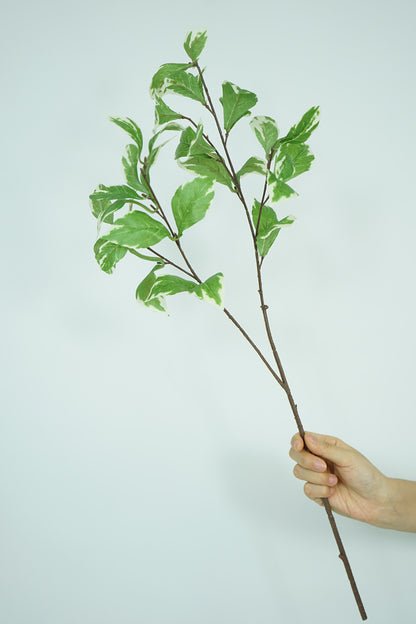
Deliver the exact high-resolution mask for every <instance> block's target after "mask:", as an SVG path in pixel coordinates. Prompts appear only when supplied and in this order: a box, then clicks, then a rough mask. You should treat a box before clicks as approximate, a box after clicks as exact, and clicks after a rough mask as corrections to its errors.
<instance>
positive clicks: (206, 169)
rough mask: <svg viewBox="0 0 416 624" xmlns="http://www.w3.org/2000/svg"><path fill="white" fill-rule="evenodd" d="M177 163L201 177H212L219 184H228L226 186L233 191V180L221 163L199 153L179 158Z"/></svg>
mask: <svg viewBox="0 0 416 624" xmlns="http://www.w3.org/2000/svg"><path fill="white" fill-rule="evenodd" d="M178 164H179V165H180V166H181V167H183V169H186V170H187V171H193V172H194V173H196V174H197V175H199V176H201V177H207V178H213V179H214V180H216V181H217V182H220V184H224V185H225V186H228V188H229V189H230V190H231V191H233V192H235V190H234V186H233V182H232V180H231V177H230V175H229V174H228V172H227V169H226V168H225V167H224V165H223V163H222V162H220V161H218V160H216V159H215V158H211V157H210V156H206V155H203V154H201V155H200V156H189V157H188V158H179V159H178Z"/></svg>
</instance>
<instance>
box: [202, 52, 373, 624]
mask: <svg viewBox="0 0 416 624" xmlns="http://www.w3.org/2000/svg"><path fill="white" fill-rule="evenodd" d="M196 67H197V69H198V72H199V75H200V77H201V80H202V84H203V87H204V90H205V94H206V97H207V100H208V103H209V106H207V108H208V110H209V111H210V112H211V114H212V115H213V117H214V119H215V123H216V125H217V128H218V132H219V135H220V138H221V142H222V144H223V147H224V151H225V154H226V156H227V159H228V163H229V165H230V169H231V172H232V174H233V178H234V184H235V187H236V190H237V195H238V197H239V199H240V200H241V202H242V204H243V206H244V210H245V213H246V216H247V219H248V223H249V227H250V232H251V236H252V239H253V243H254V254H255V261H256V268H257V281H258V285H259V290H258V292H259V296H260V308H261V311H262V313H263V320H264V325H265V329H266V334H267V338H268V340H269V344H270V347H271V349H272V352H273V357H274V360H275V362H276V364H277V367H278V369H279V373H280V378H281V381H282V383H281V384H280V385H281V386H282V388H283V390H284V391H285V392H286V395H287V398H288V401H289V404H290V407H291V409H292V412H293V416H294V418H295V421H296V425H297V427H298V430H299V433H300V435H301V437H302V439H303V442H304V444H305V449H306V450H308V448H307V445H306V443H305V431H304V428H303V425H302V422H301V420H300V417H299V412H298V407H297V405H296V403H295V401H294V399H293V396H292V392H291V390H290V387H289V384H288V382H287V379H286V375H285V372H284V369H283V366H282V363H281V361H280V357H279V354H278V352H277V349H276V345H275V342H274V340H273V336H272V332H271V329H270V323H269V318H268V314H267V309H268V306H267V305H266V304H265V302H264V293H263V283H262V279H261V264H262V263H263V259H262V260H261V262H260V260H259V252H258V249H257V244H256V235H257V232H258V225H259V222H260V215H261V209H262V207H263V205H264V203H265V194H266V189H267V177H266V181H265V187H264V190H263V197H262V205H261V206H260V210H259V218H258V221H257V227H256V230H254V228H253V225H252V222H251V219H250V215H249V211H248V208H247V203H246V200H245V198H244V194H243V191H242V189H241V185H240V182H239V180H238V178H237V176H236V175H235V170H234V167H233V163H232V161H231V157H230V155H229V153H228V149H227V139H228V135H227V136H226V137H225V138H224V134H223V132H222V129H221V126H220V124H219V121H218V117H217V114H216V112H215V109H214V105H213V104H212V100H211V97H210V94H209V91H208V88H207V85H206V83H205V80H204V77H203V75H202V72H201V69H200V67H199V65H198V63H196ZM272 157H273V152H271V154H270V157H269V163H268V169H270V164H271V159H272ZM322 501H323V504H324V507H325V511H326V513H327V516H328V520H329V522H330V525H331V528H332V531H333V534H334V537H335V541H336V543H337V545H338V547H339V551H340V554H339V557H340V559H341V560H342V562H343V564H344V566H345V570H346V573H347V576H348V579H349V581H350V584H351V589H352V592H353V594H354V597H355V600H356V603H357V606H358V609H359V611H360V614H361V617H362V619H363V620H366V619H367V614H366V612H365V609H364V605H363V603H362V601H361V597H360V594H359V592H358V588H357V585H356V583H355V579H354V576H353V573H352V570H351V566H350V564H349V561H348V557H347V555H346V553H345V550H344V547H343V544H342V541H341V537H340V535H339V532H338V528H337V526H336V523H335V519H334V516H333V514H332V509H331V506H330V504H329V502H328V499H327V498H323V499H322Z"/></svg>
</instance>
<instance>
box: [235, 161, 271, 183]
mask: <svg viewBox="0 0 416 624" xmlns="http://www.w3.org/2000/svg"><path fill="white" fill-rule="evenodd" d="M248 173H260V174H261V175H266V174H267V163H266V161H265V160H263V159H262V158H257V157H256V156H251V157H250V158H249V159H248V160H247V161H246V162H245V163H244V165H243V166H242V167H241V169H240V170H239V171H238V172H237V178H238V179H240V178H241V177H242V176H244V175H247V174H248Z"/></svg>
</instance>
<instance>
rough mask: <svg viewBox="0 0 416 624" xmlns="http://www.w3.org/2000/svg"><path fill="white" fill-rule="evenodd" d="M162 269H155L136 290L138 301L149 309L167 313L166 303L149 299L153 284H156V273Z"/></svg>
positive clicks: (155, 298)
mask: <svg viewBox="0 0 416 624" xmlns="http://www.w3.org/2000/svg"><path fill="white" fill-rule="evenodd" d="M158 268H161V267H154V268H153V269H152V270H151V271H150V273H149V274H148V275H146V277H145V278H144V279H143V280H142V281H141V282H140V284H139V285H138V286H137V289H136V299H137V301H141V302H142V303H144V305H145V306H146V307H148V308H151V309H154V310H158V311H159V312H167V310H166V307H165V305H164V301H162V302H161V301H160V299H158V298H157V297H153V298H151V297H149V294H150V291H151V289H152V286H153V284H154V283H155V282H156V280H157V277H156V275H155V271H157V270H158Z"/></svg>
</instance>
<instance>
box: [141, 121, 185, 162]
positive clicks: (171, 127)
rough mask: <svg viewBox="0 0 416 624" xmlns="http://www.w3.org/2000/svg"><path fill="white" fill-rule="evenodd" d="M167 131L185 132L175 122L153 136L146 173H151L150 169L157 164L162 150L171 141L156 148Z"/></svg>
mask: <svg viewBox="0 0 416 624" xmlns="http://www.w3.org/2000/svg"><path fill="white" fill-rule="evenodd" d="M166 130H183V128H182V126H180V125H179V124H177V123H175V122H172V123H168V125H167V126H165V127H164V128H162V129H161V130H159V132H156V134H155V135H154V136H152V138H151V139H150V141H149V155H148V157H147V159H146V171H149V169H150V167H152V166H153V165H154V164H155V162H156V158H157V156H158V155H159V152H160V150H161V149H162V147H163V146H164V145H166V144H167V143H169V141H170V139H168V140H167V141H164V142H163V143H160V144H159V145H156V146H155V142H156V141H157V139H158V138H159V136H160V135H161V134H162V132H165V131H166Z"/></svg>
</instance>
